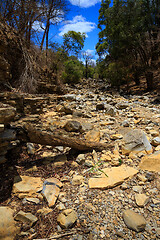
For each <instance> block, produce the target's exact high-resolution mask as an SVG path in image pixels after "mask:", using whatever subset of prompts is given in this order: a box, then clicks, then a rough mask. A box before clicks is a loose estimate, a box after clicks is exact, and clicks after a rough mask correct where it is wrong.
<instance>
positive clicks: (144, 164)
mask: <svg viewBox="0 0 160 240" xmlns="http://www.w3.org/2000/svg"><path fill="white" fill-rule="evenodd" d="M139 168H140V169H142V170H148V171H153V172H160V151H158V152H155V153H154V154H150V155H146V156H144V157H143V158H142V160H141V162H140V165H139Z"/></svg>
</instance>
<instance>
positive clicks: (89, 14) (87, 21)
mask: <svg viewBox="0 0 160 240" xmlns="http://www.w3.org/2000/svg"><path fill="white" fill-rule="evenodd" d="M67 2H68V9H69V10H70V11H69V12H68V13H67V15H66V18H65V20H64V21H62V22H61V21H60V22H59V23H58V24H57V25H51V27H50V32H49V40H50V42H58V43H62V41H63V34H64V33H66V32H68V31H76V32H81V33H83V32H84V33H86V39H85V45H84V49H83V50H84V51H88V53H90V54H91V55H93V56H94V58H95V59H97V58H98V56H97V55H96V50H95V46H96V44H97V42H98V28H97V25H98V16H99V9H100V6H101V0H67ZM57 19H58V20H59V19H60V18H57ZM41 25H42V26H43V27H44V25H43V23H41V24H40V23H39V22H38V21H37V22H35V23H34V26H33V29H35V30H36V31H38V32H39V34H40V36H41V37H42V34H43V30H42V28H41ZM41 37H40V38H41Z"/></svg>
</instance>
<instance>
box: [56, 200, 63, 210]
mask: <svg viewBox="0 0 160 240" xmlns="http://www.w3.org/2000/svg"><path fill="white" fill-rule="evenodd" d="M56 208H57V209H58V210H60V211H61V210H64V209H65V206H64V204H63V203H62V202H60V203H59V204H58V205H57V206H56Z"/></svg>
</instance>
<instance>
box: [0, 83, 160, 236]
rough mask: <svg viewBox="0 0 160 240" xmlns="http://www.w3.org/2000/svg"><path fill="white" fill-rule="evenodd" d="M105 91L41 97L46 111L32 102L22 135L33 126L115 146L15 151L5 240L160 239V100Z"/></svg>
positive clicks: (6, 184) (92, 86) (3, 176)
mask: <svg viewBox="0 0 160 240" xmlns="http://www.w3.org/2000/svg"><path fill="white" fill-rule="evenodd" d="M104 88H105V86H104V85H103V83H102V82H98V83H96V82H87V83H86V82H83V83H82V84H80V85H77V86H76V87H74V88H69V87H68V90H69V91H68V93H67V94H66V95H62V96H56V95H52V96H43V98H42V96H41V98H39V100H38V101H39V105H36V101H35V100H33V99H30V98H28V100H27V101H29V102H32V104H33V105H34V111H33V112H31V113H32V115H31V114H30V116H29V115H28V114H29V113H30V110H31V109H30V108H29V107H26V111H25V114H24V116H23V117H21V118H19V117H17V118H16V121H14V122H12V123H11V125H12V126H14V128H16V127H18V126H20V125H22V124H23V123H28V122H33V123H34V124H35V125H36V126H38V128H39V129H46V131H50V132H53V133H54V130H55V129H58V130H59V131H61V134H62V135H63V136H64V135H65V134H66V136H68V137H70V138H72V139H75V141H76V142H77V141H78V140H79V139H81V140H83V141H84V142H90V143H93V142H94V143H97V144H102V145H103V144H104V145H105V144H106V146H108V145H107V144H110V147H107V148H106V149H105V148H104V149H101V150H97V148H96V150H95V149H92V150H88V151H80V150H76V149H73V148H71V146H70V145H71V143H70V142H69V139H68V143H67V144H65V146H56V147H54V146H50V144H48V145H46V146H43V145H40V144H35V143H29V142H28V143H27V144H24V145H21V150H20V152H19V151H18V148H17V149H16V151H12V153H11V152H9V153H8V155H7V157H8V160H7V161H6V162H4V161H3V162H2V163H1V165H0V167H1V173H0V180H1V183H2V184H1V195H0V201H1V206H0V215H1V218H0V239H5V240H11V239H17V240H19V239H70V240H74V239H75V240H81V239H90V240H94V239H95V240H96V239H113V240H114V239H131V240H133V239H149V240H150V239H159V237H160V216H159V214H160V212H159V210H160V208H159V206H160V193H159V190H160V180H159V175H160V107H159V102H160V100H159V97H158V96H157V94H154V93H153V94H152V95H151V94H149V93H146V94H144V95H143V96H136V95H134V96H132V95H130V96H120V95H119V94H116V93H114V94H111V93H108V92H107V91H105V89H104ZM102 90H103V91H102ZM43 99H45V101H42V100H43ZM27 106H31V104H30V105H27ZM36 106H37V107H36ZM32 109H33V108H32ZM36 110H37V111H36ZM27 111H28V112H27ZM37 113H38V114H37ZM2 125H3V124H1V127H0V131H1V129H2V131H3V130H4V126H2ZM3 138H4V136H3ZM32 138H34V136H32ZM1 139H2V138H1ZM12 140H13V139H12ZM1 142H2V140H1ZM1 144H2V143H1ZM51 145H52V144H51ZM104 145H103V146H104Z"/></svg>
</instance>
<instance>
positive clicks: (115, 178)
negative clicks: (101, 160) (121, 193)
mask: <svg viewBox="0 0 160 240" xmlns="http://www.w3.org/2000/svg"><path fill="white" fill-rule="evenodd" d="M102 171H103V172H104V173H105V174H104V173H102V175H101V177H100V178H90V179H89V188H100V189H107V188H112V187H115V186H117V185H119V184H121V183H123V182H124V180H125V179H127V178H130V177H133V176H134V175H135V174H137V173H138V171H137V170H136V169H134V168H132V167H128V166H125V165H121V166H120V167H112V168H111V169H108V168H105V169H102ZM106 175H107V176H108V177H107V176H106Z"/></svg>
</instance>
